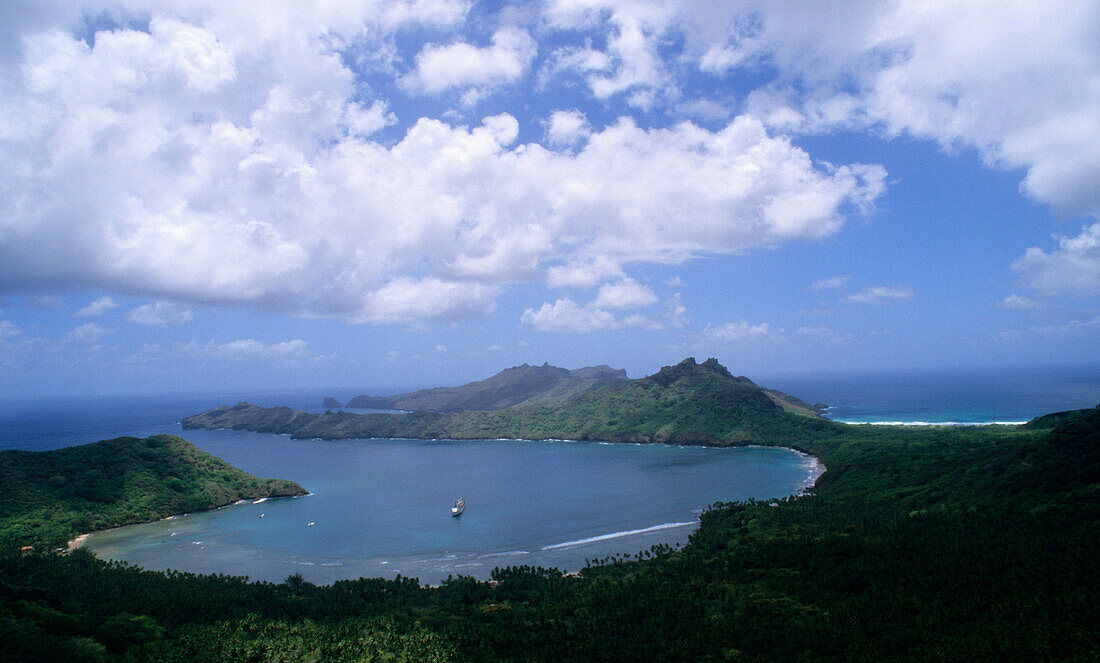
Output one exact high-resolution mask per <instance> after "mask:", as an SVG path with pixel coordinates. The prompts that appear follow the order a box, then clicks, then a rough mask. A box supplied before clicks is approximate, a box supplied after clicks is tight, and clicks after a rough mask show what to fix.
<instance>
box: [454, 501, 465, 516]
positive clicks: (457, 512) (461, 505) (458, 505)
mask: <svg viewBox="0 0 1100 663" xmlns="http://www.w3.org/2000/svg"><path fill="white" fill-rule="evenodd" d="M465 509H466V500H464V499H462V498H461V497H460V498H458V501H457V502H455V503H454V506H452V507H451V515H452V516H461V515H462V512H463V510H465Z"/></svg>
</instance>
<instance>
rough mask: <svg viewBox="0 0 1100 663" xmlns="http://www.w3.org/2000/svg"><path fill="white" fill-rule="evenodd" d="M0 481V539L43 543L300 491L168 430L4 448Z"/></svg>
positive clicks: (52, 543)
mask: <svg viewBox="0 0 1100 663" xmlns="http://www.w3.org/2000/svg"><path fill="white" fill-rule="evenodd" d="M0 485H2V486H3V487H4V490H3V491H0V538H3V539H5V540H6V541H7V542H8V543H11V544H16V543H18V544H19V545H32V544H33V545H42V546H49V547H56V546H59V545H63V544H64V543H65V542H66V541H68V540H69V539H71V538H72V537H74V536H76V535H77V534H80V533H84V532H91V531H94V530H102V529H107V528H110V527H118V526H121V525H129V524H133V523H139V522H148V521H152V520H158V519H160V518H165V517H167V516H170V515H174V514H179V513H188V512H193V511H202V510H205V509H212V508H215V507H219V506H224V505H226V504H230V503H232V502H235V501H237V500H241V499H253V498H260V497H289V496H294V495H304V494H306V490H305V489H304V488H302V487H301V486H299V485H298V484H297V483H295V482H293V481H283V480H278V479H261V478H258V477H255V476H252V475H251V474H248V473H247V472H243V471H241V470H239V469H237V468H235V467H233V466H232V465H230V464H229V463H227V462H225V461H223V460H221V459H220V458H217V457H215V456H212V455H210V454H208V453H206V452H205V451H202V450H201V449H199V448H198V447H196V446H195V445H193V444H191V443H190V442H187V441H186V440H183V439H180V438H178V437H176V436H174V435H157V436H155V437H149V438H145V439H138V438H133V437H120V438H116V439H113V440H103V441H102V442H94V443H92V444H85V445H81V446H77V447H69V448H66V449H57V450H54V451H3V452H0Z"/></svg>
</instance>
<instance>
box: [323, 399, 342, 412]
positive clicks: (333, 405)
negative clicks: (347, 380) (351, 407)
mask: <svg viewBox="0 0 1100 663" xmlns="http://www.w3.org/2000/svg"><path fill="white" fill-rule="evenodd" d="M342 407H344V404H343V403H341V402H340V401H338V400H336V399H335V398H333V397H332V396H326V397H325V400H324V401H323V402H322V403H321V408H322V409H325V410H332V409H340V408H342Z"/></svg>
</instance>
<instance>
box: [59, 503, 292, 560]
mask: <svg viewBox="0 0 1100 663" xmlns="http://www.w3.org/2000/svg"><path fill="white" fill-rule="evenodd" d="M312 494H313V493H311V492H309V491H308V490H307V491H306V492H305V494H303V495H279V496H277V497H257V498H252V497H248V498H244V499H240V500H234V501H232V502H228V503H226V504H221V505H218V506H212V507H210V508H209V509H202V510H199V511H187V512H185V513H173V514H171V515H168V516H164V517H163V518H156V519H154V520H142V521H139V522H136V523H126V524H125V525H116V526H114V527H107V528H105V529H97V530H92V531H91V532H88V533H86V534H78V535H77V536H75V537H73V538H72V539H69V542H68V543H67V544H66V547H65V549H64V554H68V553H71V552H73V551H74V550H77V549H79V548H80V547H82V546H83V545H84V544H85V543H87V541H88V539H89V538H91V537H92V536H93V535H96V534H102V533H103V532H113V531H115V530H119V529H122V528H123V527H131V526H133V525H148V524H149V523H159V522H164V521H165V520H175V519H176V518H183V517H185V516H189V515H191V514H192V513H206V512H207V511H218V510H221V509H226V508H229V507H231V506H237V505H238V504H259V503H260V502H266V501H268V500H275V499H284V498H289V499H297V498H299V497H307V496H309V495H312ZM92 554H93V555H94V554H95V553H92Z"/></svg>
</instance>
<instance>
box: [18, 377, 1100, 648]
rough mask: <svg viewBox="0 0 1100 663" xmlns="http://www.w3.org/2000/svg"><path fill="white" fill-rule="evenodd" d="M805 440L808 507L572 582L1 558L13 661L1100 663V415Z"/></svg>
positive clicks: (748, 506)
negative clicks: (820, 466)
mask: <svg viewBox="0 0 1100 663" xmlns="http://www.w3.org/2000/svg"><path fill="white" fill-rule="evenodd" d="M697 369H698V366H685V367H680V368H679V369H676V370H672V371H669V372H667V373H665V375H664V376H661V377H659V378H658V379H655V380H653V382H654V383H655V384H654V385H650V386H648V387H646V386H644V385H639V386H638V387H637V388H639V389H646V388H648V389H651V390H654V392H655V393H656V390H657V389H658V388H661V382H667V384H666V385H665V386H664V387H663V388H669V387H673V386H674V385H676V384H677V383H678V382H681V381H682V377H683V376H682V375H679V374H681V373H688V374H694V372H695V371H696V370H697ZM655 377H657V376H655ZM678 377H679V378H681V379H678ZM708 383H709V380H708ZM750 402H751V403H753V406H752V407H760V408H763V406H762V405H761V404H759V403H757V402H756V401H750ZM803 442H804V444H803V447H804V448H805V449H806V450H807V451H809V452H810V453H813V454H815V455H816V456H817V457H818V458H819V459H820V460H821V461H822V462H823V463H824V464H825V466H826V467H827V471H826V473H825V474H824V475H823V476H822V477H821V479H820V480H819V481H818V483H817V485H816V486H815V489H814V491H813V493H812V494H810V495H805V496H799V497H792V498H787V499H782V500H770V501H766V502H757V501H751V500H750V501H747V502H735V503H727V504H717V505H714V506H713V507H712V508H711V509H709V510H707V511H706V512H704V514H703V515H702V517H701V523H700V527H699V529H698V530H697V531H696V532H695V533H694V534H692V535H691V537H690V540H689V542H688V543H687V545H686V546H684V547H683V548H682V549H679V550H672V549H669V548H667V547H657V548H654V549H651V550H649V551H643V552H640V553H638V554H637V555H633V556H618V557H615V558H611V559H605V560H599V561H594V562H593V563H592V564H590V565H589V566H587V567H586V568H584V569H583V570H581V572H580V573H579V574H577V575H568V576H566V575H563V574H562V572H561V571H558V570H556V569H540V568H532V567H511V568H504V569H497V570H495V571H494V572H493V582H478V581H476V580H473V579H472V578H468V577H458V578H451V579H449V580H447V581H445V582H444V583H443V584H442V585H441V586H440V587H435V588H431V587H422V586H421V585H420V584H419V583H418V582H417V581H415V580H410V579H407V578H398V579H396V580H381V579H370V578H364V579H358V580H351V581H341V582H336V583H333V584H332V585H330V586H314V585H312V584H310V583H308V582H305V581H303V579H302V578H301V577H300V576H290V577H288V578H287V579H286V582H284V583H281V584H278V585H273V584H270V583H249V582H247V581H246V580H245V579H242V578H230V577H227V576H197V575H193V574H185V573H174V572H169V573H157V572H151V571H143V570H141V569H137V568H133V567H125V566H120V565H117V564H109V563H105V562H101V561H99V560H96V559H95V558H93V557H91V556H90V555H86V554H74V555H70V556H58V555H50V554H34V555H22V554H20V553H19V552H18V551H17V549H10V548H9V549H2V548H0V649H2V650H3V651H4V652H5V654H7V655H8V657H10V658H12V659H13V660H20V661H58V660H66V661H106V660H126V661H157V662H168V663H172V662H179V663H205V662H211V663H213V662H215V661H217V662H221V661H288V662H289V661H303V662H304V661H334V662H348V663H351V662H359V661H441V662H442V661H456V662H458V661H489V662H492V661H516V662H520V661H749V662H771V661H822V662H840V661H845V662H847V661H867V662H872V661H873V662H875V663H878V662H881V661H898V662H901V661H945V660H950V661H958V660H968V661H969V660H976V661H987V660H988V661H1007V660H1020V661H1085V660H1096V659H1097V657H1098V654H1100V628H1098V627H1097V624H1096V619H1095V615H1096V614H1098V613H1100V409H1093V410H1088V411H1084V412H1083V413H1081V414H1080V415H1079V416H1075V417H1073V418H1071V419H1070V420H1067V421H1064V422H1063V423H1061V424H1059V425H1057V426H1055V427H1054V428H1044V429H1028V428H1025V427H1008V426H983V427H973V428H971V427H966V428H954V427H942V428H901V427H889V426H842V425H837V426H836V427H835V428H832V429H830V430H828V431H824V432H822V433H820V434H818V435H813V436H808V437H806V438H805V439H804V440H803ZM765 443H774V442H772V441H768V440H765Z"/></svg>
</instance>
